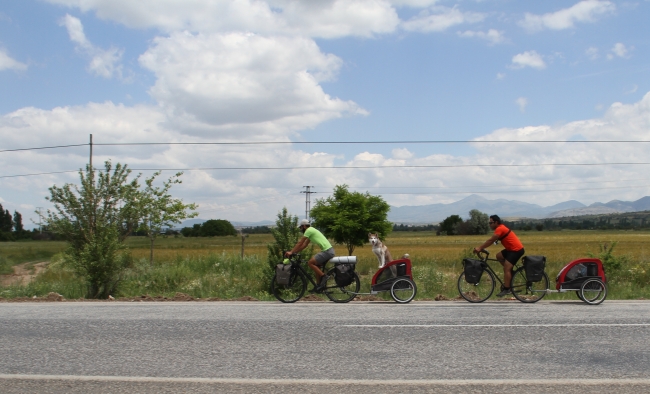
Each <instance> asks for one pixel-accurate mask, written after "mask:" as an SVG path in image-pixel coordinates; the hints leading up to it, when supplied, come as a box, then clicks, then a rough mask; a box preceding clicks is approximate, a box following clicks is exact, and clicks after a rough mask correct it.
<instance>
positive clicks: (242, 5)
mask: <svg viewBox="0 0 650 394" xmlns="http://www.w3.org/2000/svg"><path fill="white" fill-rule="evenodd" d="M48 1H49V2H51V3H55V4H61V5H65V6H68V7H76V8H79V9H80V10H81V11H83V12H88V11H94V12H95V13H96V15H97V16H98V17H99V18H101V19H107V20H113V21H117V22H118V23H122V24H124V25H125V26H128V27H131V28H152V27H153V28H157V29H160V30H162V31H165V32H173V31H182V30H189V31H192V32H204V33H215V32H232V31H250V32H255V33H259V34H271V35H275V34H296V35H302V36H309V37H323V38H337V37H345V36H361V37H371V36H373V35H375V34H383V33H388V32H392V31H394V30H395V29H396V27H397V26H398V24H399V17H398V16H397V12H396V11H395V9H394V8H393V7H392V6H391V4H390V3H388V2H386V1H383V0H321V1H293V0H270V1H256V0H238V1H228V0H216V1H204V0H185V1H176V0H138V1H132V0H48ZM406 3H412V4H417V3H418V2H417V1H410V2H406ZM425 3H430V2H428V1H427V2H425ZM405 5H406V4H405Z"/></svg>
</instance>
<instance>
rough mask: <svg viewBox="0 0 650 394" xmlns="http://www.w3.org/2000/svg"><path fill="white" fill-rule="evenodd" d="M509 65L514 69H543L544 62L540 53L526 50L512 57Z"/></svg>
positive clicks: (544, 66)
mask: <svg viewBox="0 0 650 394" xmlns="http://www.w3.org/2000/svg"><path fill="white" fill-rule="evenodd" d="M511 67H512V68H515V69H517V68H524V67H531V68H536V69H538V70H543V69H545V68H546V63H545V62H544V59H543V57H542V55H540V54H539V53H537V52H536V51H526V52H524V53H520V54H517V55H515V56H513V57H512V65H511Z"/></svg>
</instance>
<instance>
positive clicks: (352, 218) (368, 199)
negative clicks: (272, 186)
mask: <svg viewBox="0 0 650 394" xmlns="http://www.w3.org/2000/svg"><path fill="white" fill-rule="evenodd" d="M389 210H390V205H388V203H387V202H386V201H384V199H383V198H381V197H378V196H371V195H370V194H368V192H366V193H365V194H362V193H359V192H353V193H350V192H349V191H348V186H347V185H337V186H336V187H335V188H334V193H333V194H332V196H330V197H328V198H327V199H324V200H323V199H319V200H317V201H316V203H315V204H314V207H313V208H312V209H311V212H310V215H311V217H312V219H313V222H314V223H313V225H314V226H315V227H317V228H319V229H321V231H322V232H323V235H325V236H326V237H328V238H331V239H333V240H334V242H336V243H337V244H343V245H345V247H346V248H347V250H348V255H350V256H351V255H352V253H353V252H354V249H355V248H356V247H357V246H363V244H365V243H367V242H368V233H369V232H373V233H377V234H378V235H379V238H382V239H383V238H384V237H385V236H386V235H388V234H390V232H391V230H392V229H393V226H392V224H391V222H389V221H388V220H387V219H386V217H387V215H388V211H389Z"/></svg>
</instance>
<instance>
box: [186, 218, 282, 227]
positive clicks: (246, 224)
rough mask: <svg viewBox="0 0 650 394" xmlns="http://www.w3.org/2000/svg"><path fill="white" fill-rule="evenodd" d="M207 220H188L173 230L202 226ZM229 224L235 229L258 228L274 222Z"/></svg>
mask: <svg viewBox="0 0 650 394" xmlns="http://www.w3.org/2000/svg"><path fill="white" fill-rule="evenodd" d="M207 221H208V219H199V218H196V219H188V220H185V221H184V222H183V223H181V224H179V225H177V226H175V227H174V228H179V229H180V228H183V227H192V226H194V225H195V224H203V223H204V222H207ZM230 223H231V224H232V225H233V226H234V227H235V228H237V227H258V226H271V225H274V224H275V222H274V221H271V220H262V221H259V222H233V221H230Z"/></svg>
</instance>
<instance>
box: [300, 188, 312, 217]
mask: <svg viewBox="0 0 650 394" xmlns="http://www.w3.org/2000/svg"><path fill="white" fill-rule="evenodd" d="M303 187H304V188H305V190H304V191H301V192H300V193H305V219H307V220H309V211H311V195H312V194H314V193H316V192H312V191H311V188H312V187H314V186H303Z"/></svg>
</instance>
